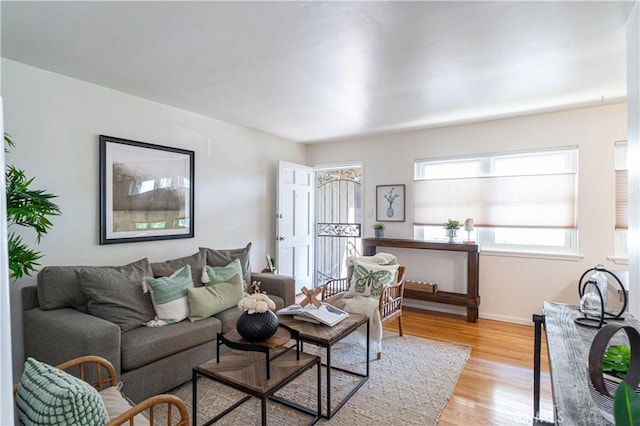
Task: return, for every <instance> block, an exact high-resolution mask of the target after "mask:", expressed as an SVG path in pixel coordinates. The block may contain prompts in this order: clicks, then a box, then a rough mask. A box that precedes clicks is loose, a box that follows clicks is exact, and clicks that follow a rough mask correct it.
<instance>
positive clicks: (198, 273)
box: [151, 250, 207, 287]
mask: <svg viewBox="0 0 640 426" xmlns="http://www.w3.org/2000/svg"><path fill="white" fill-rule="evenodd" d="M206 264H207V258H206V253H205V252H204V251H202V250H200V251H198V252H197V253H194V254H192V255H191V256H185V257H180V258H178V259H171V260H166V261H164V262H152V263H151V269H152V270H153V277H154V278H160V277H169V276H171V274H173V273H174V272H176V271H177V270H179V269H181V268H182V267H184V266H185V265H189V266H191V276H192V277H193V285H194V286H196V287H200V286H202V270H203V269H204V266H205V265H206Z"/></svg>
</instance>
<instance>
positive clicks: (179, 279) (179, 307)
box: [143, 265, 193, 327]
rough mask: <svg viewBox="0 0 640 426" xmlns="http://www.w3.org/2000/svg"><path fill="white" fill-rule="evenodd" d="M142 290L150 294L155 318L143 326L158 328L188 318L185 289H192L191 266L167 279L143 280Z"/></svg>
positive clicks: (150, 278) (148, 278)
mask: <svg viewBox="0 0 640 426" xmlns="http://www.w3.org/2000/svg"><path fill="white" fill-rule="evenodd" d="M143 287H144V290H145V292H147V291H149V292H150V293H151V300H152V301H153V307H154V308H155V310H156V318H155V319H154V320H151V321H149V322H146V323H145V325H146V326H148V327H160V326H163V325H167V324H173V323H175V322H180V321H182V320H183V319H185V318H187V317H188V316H189V303H188V302H187V289H189V288H193V278H192V277H191V266H189V265H185V266H183V267H182V268H181V269H179V270H178V271H176V272H175V273H173V274H172V275H170V276H168V277H161V278H153V277H145V278H144V285H143Z"/></svg>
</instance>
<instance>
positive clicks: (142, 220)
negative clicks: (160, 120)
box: [100, 135, 195, 244]
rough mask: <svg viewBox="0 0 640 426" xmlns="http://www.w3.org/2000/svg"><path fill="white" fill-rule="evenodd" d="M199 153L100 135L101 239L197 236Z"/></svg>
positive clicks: (126, 240)
mask: <svg viewBox="0 0 640 426" xmlns="http://www.w3.org/2000/svg"><path fill="white" fill-rule="evenodd" d="M194 157H195V153H194V152H193V151H188V150H185V149H178V148H171V147H167V146H160V145H154V144H150V143H145V142H136V141H131V140H127V139H119V138H114V137H111V136H104V135H100V244H117V243H129V242H138V241H152V240H167V239H174V238H193V236H194V218H193V212H194Z"/></svg>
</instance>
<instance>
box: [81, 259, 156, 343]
mask: <svg viewBox="0 0 640 426" xmlns="http://www.w3.org/2000/svg"><path fill="white" fill-rule="evenodd" d="M152 273H153V272H152V271H151V267H150V266H149V260H148V259H146V258H145V259H141V260H138V261H136V262H133V263H130V264H128V265H124V266H113V267H100V268H95V267H86V268H79V269H78V271H77V276H78V283H79V284H80V288H81V289H82V291H83V292H84V294H85V296H86V297H87V300H88V303H87V307H88V309H89V313H90V314H91V315H94V316H96V317H98V318H102V319H104V320H107V321H109V322H112V323H114V324H117V325H118V326H120V329H121V330H122V332H126V331H129V330H133V329H134V328H137V327H140V326H142V325H143V324H144V323H146V322H148V321H151V320H152V319H154V318H155V311H154V309H153V303H152V302H151V296H150V295H149V294H148V293H147V294H145V293H143V288H142V281H143V280H144V277H145V276H151V274H152Z"/></svg>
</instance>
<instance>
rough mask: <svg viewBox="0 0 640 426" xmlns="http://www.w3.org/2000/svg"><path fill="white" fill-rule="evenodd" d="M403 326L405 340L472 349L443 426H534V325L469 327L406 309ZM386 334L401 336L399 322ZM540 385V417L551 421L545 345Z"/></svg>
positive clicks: (461, 319)
mask: <svg viewBox="0 0 640 426" xmlns="http://www.w3.org/2000/svg"><path fill="white" fill-rule="evenodd" d="M403 325H404V327H403V329H404V333H405V334H406V335H407V334H408V335H413V336H419V337H426V338H429V339H434V340H441V341H446V342H451V343H461V344H464V345H467V346H470V347H471V355H470V357H469V360H468V361H467V364H466V366H465V368H464V370H463V371H462V373H461V374H460V377H459V379H458V383H457V385H456V388H455V390H454V393H453V396H452V397H451V399H450V400H449V402H448V403H447V406H446V408H445V410H444V412H443V413H442V416H441V418H440V423H439V424H440V425H509V426H511V425H526V424H528V425H531V423H532V419H533V330H534V329H533V322H532V326H526V325H518V324H512V323H506V322H501V321H491V320H486V319H479V320H478V322H477V323H468V322H466V319H465V317H462V316H457V315H450V314H443V313H437V312H432V311H425V310H420V309H413V308H404V309H403ZM385 329H388V330H396V331H397V321H392V322H391V323H389V324H387V325H386V326H385ZM543 335H544V333H543ZM543 338H544V336H543ZM383 356H384V355H383ZM541 384H542V386H541V393H542V397H541V404H540V407H541V416H540V417H541V418H542V419H544V420H551V419H552V397H551V384H550V380H549V364H548V358H547V351H546V344H545V343H544V340H543V345H542V381H541Z"/></svg>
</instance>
